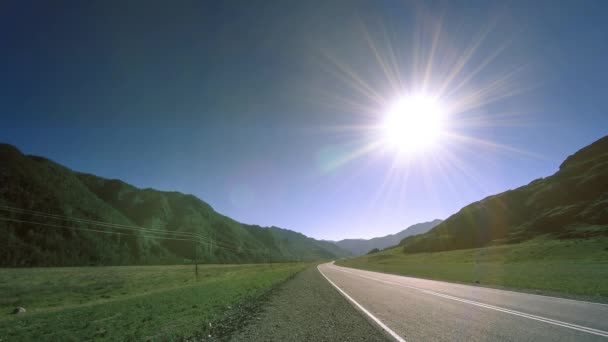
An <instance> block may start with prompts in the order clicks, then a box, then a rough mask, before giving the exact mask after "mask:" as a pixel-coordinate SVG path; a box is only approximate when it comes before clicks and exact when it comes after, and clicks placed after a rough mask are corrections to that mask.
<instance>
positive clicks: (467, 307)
mask: <svg viewBox="0 0 608 342" xmlns="http://www.w3.org/2000/svg"><path fill="white" fill-rule="evenodd" d="M318 269H319V271H320V272H321V274H322V275H324V276H325V277H326V278H327V279H328V280H329V281H330V283H333V285H334V286H335V287H338V288H339V289H340V290H338V291H339V292H342V294H343V295H344V296H347V297H350V298H347V299H349V301H351V303H352V302H353V301H354V302H356V304H354V303H352V304H353V305H354V306H355V307H358V309H359V310H360V311H361V312H362V313H363V314H364V315H365V316H367V317H368V319H369V320H370V321H373V322H374V323H375V324H376V325H377V326H379V327H380V328H384V329H385V330H386V332H387V333H388V334H390V335H392V336H393V337H394V338H395V340H407V341H608V305H606V304H597V303H589V302H582V301H575V300H569V299H561V298H555V297H546V296H539V295H533V294H526V293H519V292H511V291H503V290H497V289H489V288H484V287H478V286H469V285H460V284H452V283H446V282H441V281H433V280H426V279H419V278H411V277H403V276H397V275H391V274H384V273H377V272H370V271H363V270H357V269H352V268H346V267H340V266H336V265H333V264H332V263H328V264H323V265H320V266H319V267H318Z"/></svg>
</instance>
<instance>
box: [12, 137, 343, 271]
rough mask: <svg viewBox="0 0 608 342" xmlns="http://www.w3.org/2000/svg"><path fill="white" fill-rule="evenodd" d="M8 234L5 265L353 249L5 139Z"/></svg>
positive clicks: (327, 254) (244, 258)
mask: <svg viewBox="0 0 608 342" xmlns="http://www.w3.org/2000/svg"><path fill="white" fill-rule="evenodd" d="M11 208H18V209H20V210H15V209H11ZM23 210H28V212H25V211H23ZM41 213H44V214H41ZM45 214H46V215H45ZM49 215H59V216H49ZM63 217H68V218H71V219H70V220H66V219H64V218H63ZM74 218H76V219H80V220H78V221H74ZM83 219H84V220H91V221H96V222H98V223H93V222H91V221H83ZM104 223H105V224H104ZM107 223H111V224H113V226H109V225H108V224H107ZM116 225H122V226H120V227H119V226H116ZM66 227H67V228H66ZM129 227H130V228H129ZM138 227H145V228H147V229H148V230H141V229H138ZM0 241H2V242H0V265H1V266H34V265H36V266H46V265H56V266H57V265H62V266H63V265H89V264H92V265H125V264H159V263H160V264H162V263H176V262H184V261H188V260H192V259H193V258H194V255H195V253H196V255H197V258H198V259H200V260H201V262H206V263H207V262H219V263H227V262H239V263H240V262H264V261H292V260H306V261H309V260H320V259H333V258H340V257H343V256H346V255H348V254H349V253H348V252H346V251H344V250H342V249H340V248H339V247H336V246H334V245H332V244H330V243H327V242H324V241H318V240H315V239H312V238H307V237H305V236H304V235H302V234H299V233H296V232H292V231H289V230H286V229H280V228H274V227H273V228H263V227H259V226H255V225H246V224H241V223H239V222H237V221H234V220H232V219H230V218H229V217H226V216H224V215H221V214H219V213H217V212H215V211H214V210H213V208H212V207H211V206H210V205H209V204H207V203H205V202H203V201H201V200H200V199H198V198H196V197H195V196H193V195H185V194H182V193H179V192H164V191H157V190H154V189H139V188H136V187H134V186H132V185H129V184H127V183H124V182H122V181H120V180H109V179H104V178H101V177H97V176H94V175H90V174H83V173H78V172H74V171H72V170H70V169H68V168H66V167H64V166H61V165H59V164H57V163H55V162H53V161H51V160H48V159H46V158H42V157H37V156H27V155H24V154H22V153H21V152H20V151H19V150H18V149H17V148H15V147H13V146H11V145H7V144H0ZM195 248H196V250H195Z"/></svg>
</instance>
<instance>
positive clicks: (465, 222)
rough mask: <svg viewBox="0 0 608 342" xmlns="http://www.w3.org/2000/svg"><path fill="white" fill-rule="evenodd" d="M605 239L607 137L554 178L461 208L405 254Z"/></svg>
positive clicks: (413, 240) (406, 245)
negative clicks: (541, 238) (544, 240)
mask: <svg viewBox="0 0 608 342" xmlns="http://www.w3.org/2000/svg"><path fill="white" fill-rule="evenodd" d="M542 235H546V236H548V237H550V238H556V239H562V240H563V239H589V238H594V237H598V236H608V136H606V137H603V138H601V139H599V140H598V141H596V142H594V143H593V144H591V145H589V146H587V147H585V148H583V149H581V150H580V151H578V152H576V153H575V154H574V155H572V156H570V157H568V158H567V159H566V160H565V161H564V162H563V163H562V164H561V165H560V167H559V171H557V172H556V173H555V174H554V175H552V176H549V177H546V178H542V179H537V180H534V181H532V182H531V183H530V184H528V185H525V186H522V187H520V188H517V189H515V190H509V191H506V192H503V193H500V194H497V195H493V196H489V197H487V198H485V199H483V200H481V201H478V202H475V203H472V204H470V205H468V206H466V207H464V208H462V209H461V210H460V211H459V212H458V213H456V214H454V215H452V216H450V217H449V218H448V219H446V220H445V221H443V222H442V223H441V224H439V225H438V226H437V227H435V228H433V229H432V230H430V231H429V232H428V233H426V234H422V235H417V236H412V237H408V238H405V239H404V240H402V241H401V243H400V245H401V246H403V250H404V251H405V252H406V253H416V252H437V251H450V250H457V249H466V248H477V247H484V246H488V245H500V244H512V243H518V242H522V241H527V240H530V239H533V238H535V237H539V236H542Z"/></svg>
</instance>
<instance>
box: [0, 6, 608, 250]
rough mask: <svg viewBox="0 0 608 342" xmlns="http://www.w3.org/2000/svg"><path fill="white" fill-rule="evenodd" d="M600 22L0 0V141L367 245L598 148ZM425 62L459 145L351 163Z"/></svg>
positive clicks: (449, 10)
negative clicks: (455, 104) (458, 105)
mask: <svg viewBox="0 0 608 342" xmlns="http://www.w3.org/2000/svg"><path fill="white" fill-rule="evenodd" d="M606 13H608V2H606V1H597V2H591V1H559V2H555V1H546V2H542V1H521V2H506V3H505V2H502V1H501V2H497V3H493V2H491V1H478V2H476V1H462V2H452V1H450V2H447V1H446V2H424V3H422V2H418V1H405V0H404V1H357V0H352V1H350V0H349V1H318V2H316V1H315V2H312V1H311V2H306V3H304V1H276V2H272V1H240V2H239V1H225V2H212V1H172V2H170V1H158V2H154V1H72V2H66V1H46V2H40V1H31V2H30V1H3V2H2V4H0V51H1V53H0V116H1V117H0V119H1V120H0V141H3V142H8V143H11V144H14V145H16V146H17V147H18V148H20V149H21V150H22V151H23V152H25V153H28V154H36V155H42V156H46V157H48V158H51V159H53V160H55V161H57V162H59V163H61V164H64V165H66V166H68V167H70V168H72V169H74V170H78V171H83V172H90V173H94V174H97V175H100V176H103V177H108V178H119V179H122V180H124V181H126V182H128V183H131V184H134V185H136V186H138V187H152V188H156V189H161V190H177V191H181V192H184V193H192V194H195V195H196V196H198V197H200V198H201V199H203V200H204V201H206V202H208V203H209V204H211V205H212V206H213V207H214V208H215V209H216V210H217V211H219V212H221V213H223V214H225V215H228V216H231V217H233V218H235V219H237V220H239V221H241V222H245V223H252V224H259V225H264V226H270V225H275V226H280V227H284V228H289V229H293V230H296V231H299V232H302V233H304V234H307V235H309V236H312V237H315V238H323V239H341V238H355V237H365V238H369V237H374V236H381V235H385V234H389V233H395V232H397V231H399V230H401V229H403V228H405V227H407V226H409V225H411V224H414V223H418V222H421V221H428V220H432V219H435V218H442V219H445V218H447V217H448V216H450V215H451V214H453V213H455V212H457V211H458V210H459V209H460V208H461V207H463V206H465V205H467V204H469V203H471V202H473V201H476V200H479V199H482V198H483V197H485V196H488V195H491V194H494V193H497V192H501V191H504V190H507V189H512V188H515V187H518V186H521V185H524V184H527V183H528V182H530V181H532V180H533V179H536V178H539V177H544V176H548V175H550V174H552V173H554V172H555V171H556V170H557V169H558V167H559V164H560V163H561V162H562V161H563V160H564V159H565V158H566V157H567V156H568V155H570V154H572V153H574V152H575V151H576V150H578V149H579V148H581V147H583V146H585V145H587V144H589V143H591V142H593V141H595V140H596V139H598V138H600V137H602V136H603V135H605V134H607V132H608V110H607V109H608V96H607V91H608V81H607V79H608V62H606V61H608V43H607V42H608V21H606V20H605V15H606ZM437 32H439V35H436V33H437ZM435 37H439V38H438V39H437V40H434V38H435ZM434 41H435V42H436V44H435V50H434V51H435V53H434V54H432V53H431V52H432V51H433V46H434V45H433V42H434ZM375 52H377V54H378V56H379V57H380V58H376V55H375ZM467 52H470V54H467ZM431 55H432V56H433V57H432V58H431V57H430V56H431ZM465 57H468V58H465ZM382 61H384V62H385V64H382ZM429 61H430V62H431V63H430V65H432V67H433V68H432V72H431V77H430V78H431V81H430V82H429V83H430V84H431V85H430V86H429V89H427V90H428V91H430V92H433V91H434V90H436V89H437V88H439V87H440V86H441V85H442V84H444V83H445V80H446V79H448V78H449V75H450V73H451V71H453V70H458V73H457V75H456V77H455V80H454V81H453V82H452V83H451V84H449V86H447V87H446V89H447V91H448V92H449V91H451V90H454V89H455V88H450V87H455V86H456V85H458V84H461V83H462V84H463V86H462V87H461V88H459V89H457V91H456V90H454V94H453V96H452V97H451V99H450V100H451V101H458V100H459V99H461V98H465V97H467V96H468V95H470V94H478V95H479V96H477V97H475V99H476V101H475V103H474V104H475V105H474V106H471V108H468V109H467V110H463V111H461V112H459V113H455V114H454V115H453V116H452V117H451V118H450V124H449V125H450V129H452V130H453V131H454V132H458V134H459V135H461V136H466V137H468V140H463V141H453V140H449V141H444V142H443V143H442V145H441V149H438V150H434V151H429V152H428V153H426V155H424V156H417V157H416V158H412V159H410V160H408V161H407V162H403V161H400V162H398V163H396V164H395V156H394V155H391V154H390V153H387V152H386V151H368V152H367V153H357V151H359V150H361V149H362V148H364V147H365V146H366V144H368V143H369V142H370V140H373V139H374V135H373V134H370V132H369V131H368V130H366V127H370V126H371V125H374V124H377V123H378V122H379V121H380V120H381V117H382V115H383V114H384V112H385V110H386V108H384V106H382V105H379V104H378V103H377V101H373V100H372V99H371V98H370V96H369V95H370V93H373V94H379V96H381V97H382V98H383V99H384V100H386V101H389V102H390V101H391V99H395V98H398V97H399V93H400V91H401V90H402V89H403V88H398V89H397V88H396V87H395V86H394V85H395V80H399V82H401V83H400V84H407V87H408V88H407V89H413V88H417V87H419V86H421V76H420V75H421V74H423V71H424V70H426V68H425V66H428V65H429V63H428V62H429ZM459 61H466V63H464V64H463V65H462V67H461V68H457V66H458V65H459ZM383 66H384V68H383ZM362 89H363V90H362ZM480 91H481V93H480ZM353 127H358V128H357V129H352V128H353ZM361 128H362V129H361Z"/></svg>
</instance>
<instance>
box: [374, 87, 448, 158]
mask: <svg viewBox="0 0 608 342" xmlns="http://www.w3.org/2000/svg"><path fill="white" fill-rule="evenodd" d="M445 120H446V113H445V109H444V108H443V107H442V105H441V103H440V102H439V100H438V99H437V98H435V97H432V96H429V95H425V94H413V95H408V96H405V97H403V98H401V99H399V100H397V101H396V102H395V103H393V104H392V106H390V108H389V109H388V111H387V113H386V114H385V118H384V122H383V124H382V131H383V134H384V140H385V143H386V144H387V145H388V146H389V147H391V148H393V149H395V150H396V151H397V152H398V153H400V154H403V153H405V154H414V153H418V152H423V151H426V150H428V149H429V148H431V147H433V146H434V145H436V144H437V143H438V142H439V140H440V138H441V134H442V132H443V129H444V125H445Z"/></svg>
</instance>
